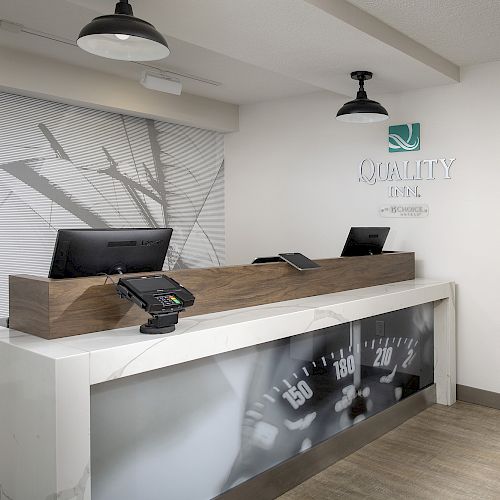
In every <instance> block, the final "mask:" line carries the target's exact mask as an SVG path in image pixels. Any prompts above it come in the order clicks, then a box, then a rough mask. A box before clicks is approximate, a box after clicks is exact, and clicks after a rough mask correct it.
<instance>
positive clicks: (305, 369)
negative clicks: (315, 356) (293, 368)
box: [302, 366, 309, 377]
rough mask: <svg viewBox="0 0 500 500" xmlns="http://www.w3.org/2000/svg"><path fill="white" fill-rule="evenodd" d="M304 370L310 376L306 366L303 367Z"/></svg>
mask: <svg viewBox="0 0 500 500" xmlns="http://www.w3.org/2000/svg"><path fill="white" fill-rule="evenodd" d="M302 371H303V372H304V373H305V374H306V375H307V376H308V377H309V372H308V371H307V368H306V367H305V366H303V367H302Z"/></svg>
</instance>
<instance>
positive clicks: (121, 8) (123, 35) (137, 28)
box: [76, 0, 170, 61]
mask: <svg viewBox="0 0 500 500" xmlns="http://www.w3.org/2000/svg"><path fill="white" fill-rule="evenodd" d="M76 43H77V44H78V46H79V47H80V48H82V49H83V50H85V51H87V52H90V53H91V54H95V55H97V56H101V57H107V58H109V59H118V60H120V61H155V60H157V59H163V58H164V57H167V56H168V55H169V54H170V49H169V48H168V45H167V41H166V40H165V38H164V37H163V35H162V34H161V33H160V32H159V31H157V30H156V29H155V27H154V26H153V25H152V24H150V23H148V22H147V21H143V20H142V19H139V18H138V17H134V13H133V11H132V6H131V5H129V3H128V0H120V1H119V2H118V3H117V4H116V9H115V13H114V14H110V15H107V16H99V17H96V18H95V19H94V20H93V21H91V22H90V23H89V24H87V26H85V27H84V28H83V29H82V31H81V32H80V35H79V36H78V40H77V42H76Z"/></svg>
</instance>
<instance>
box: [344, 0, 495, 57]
mask: <svg viewBox="0 0 500 500" xmlns="http://www.w3.org/2000/svg"><path fill="white" fill-rule="evenodd" d="M348 1H349V3H351V4H353V5H356V6H357V7H359V8H361V9H363V10H364V11H365V12H368V13H370V14H371V15H373V16H375V17H377V18H378V19H381V20H383V21H384V22H385V23H387V24H389V25H390V26H392V27H393V28H396V29H397V30H399V31H401V32H402V33H405V34H406V35H408V36H409V37H410V38H412V39H414V40H417V41H418V42H420V43H422V44H423V45H425V46H426V47H428V48H429V49H431V50H433V51H434V52H436V53H438V54H440V55H441V56H443V57H445V58H446V59H448V60H450V61H453V62H454V63H455V64H458V65H459V66H464V65H469V64H478V63H482V62H488V61H498V60H500V29H499V23H500V1H499V0H348Z"/></svg>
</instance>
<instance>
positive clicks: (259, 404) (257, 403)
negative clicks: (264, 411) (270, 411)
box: [254, 401, 264, 408]
mask: <svg viewBox="0 0 500 500" xmlns="http://www.w3.org/2000/svg"><path fill="white" fill-rule="evenodd" d="M254 405H255V406H256V407H257V408H264V405H263V404H262V403H259V401H256V402H255V403H254Z"/></svg>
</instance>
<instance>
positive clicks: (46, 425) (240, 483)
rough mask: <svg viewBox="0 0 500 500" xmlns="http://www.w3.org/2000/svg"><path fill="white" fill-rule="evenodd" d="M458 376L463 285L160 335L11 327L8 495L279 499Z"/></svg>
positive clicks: (2, 434)
mask: <svg viewBox="0 0 500 500" xmlns="http://www.w3.org/2000/svg"><path fill="white" fill-rule="evenodd" d="M455 383H456V382H455V310H454V285H453V283H450V282H439V281H432V280H423V279H412V280H406V281H401V282H397V283H390V284H385V285H379V286H371V287H365V288H357V289H355V290H349V291H343V292H337V293H330V294H321V295H316V296H313V297H306V298H300V299H295V300H287V301H282V302H274V303H270V304H264V305H258V306H253V307H246V308H243V309H233V310H229V311H221V312H216V313H212V314H205V315H195V316H191V317H183V318H181V320H180V321H179V324H178V326H177V329H176V331H175V332H174V333H172V334H167V335H159V336H147V335H142V334H140V333H139V332H138V328H137V327H136V326H134V327H127V328H121V329H115V330H111V331H105V332H95V333H89V334H84V335H78V336H72V337H67V338H58V339H56V340H45V339H42V338H38V337H34V336H32V335H30V334H27V333H21V332H18V331H16V330H13V329H8V328H0V401H1V405H0V450H1V452H0V498H2V499H3V498H9V499H12V500H41V499H54V500H55V499H59V498H60V499H73V498H75V499H90V498H92V499H93V500H111V499H112V500H114V499H118V498H119V499H120V500H129V499H130V500H132V499H138V498H141V499H144V500H156V499H158V500H160V499H162V500H165V499H173V500H183V499H186V500H188V499H189V500H204V499H208V498H213V497H216V496H218V495H221V496H222V497H225V498H261V499H262V498H273V497H274V496H276V495H278V494H280V493H281V492H283V491H285V490H286V489H288V488H290V487H291V486H293V485H294V484H297V483H298V482H300V481H302V480H304V479H305V478H306V477H307V476H309V475H311V474H313V473H315V472H317V471H318V470H319V469H321V468H324V467H326V466H327V465H329V464H330V463H332V462H334V461H335V460H336V459H338V458H340V457H341V456H343V455H345V454H347V453H349V452H351V451H353V450H354V449H356V448H357V447H359V446H362V445H363V444H365V443H366V442H368V441H369V440H371V439H374V438H375V437H377V436H378V435H380V434H381V433H383V432H386V431H387V430H389V429H390V428H393V427H394V426H395V425H398V424H399V423H400V422H401V421H403V420H404V419H406V418H408V417H409V416H411V415H412V414H415V413H417V412H418V411H421V410H422V409H423V408H425V407H426V406H427V405H429V404H432V403H434V402H437V403H440V404H445V405H450V404H453V403H454V402H455ZM398 408H399V409H401V408H402V409H404V411H403V412H402V413H401V411H400V413H399V414H398V413H397V412H398V411H399V410H398ZM367 417H369V418H367ZM370 422H374V423H375V425H373V424H370ZM360 436H361V437H360ZM335 440H337V441H335ZM332 443H334V444H333V445H332ZM339 443H341V444H342V445H341V446H340V445H339Z"/></svg>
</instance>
